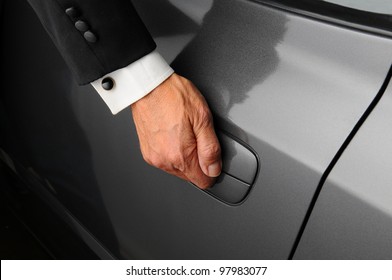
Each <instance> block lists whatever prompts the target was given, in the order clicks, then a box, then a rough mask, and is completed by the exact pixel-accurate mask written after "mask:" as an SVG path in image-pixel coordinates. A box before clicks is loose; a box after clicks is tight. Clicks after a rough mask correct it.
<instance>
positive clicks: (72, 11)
mask: <svg viewBox="0 0 392 280" xmlns="http://www.w3.org/2000/svg"><path fill="white" fill-rule="evenodd" d="M65 13H66V14H67V15H68V16H69V17H70V18H71V19H75V18H77V17H78V16H79V11H78V10H77V9H76V8H75V7H69V8H68V9H66V10H65Z"/></svg>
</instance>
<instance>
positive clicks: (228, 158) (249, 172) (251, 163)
mask: <svg viewBox="0 0 392 280" xmlns="http://www.w3.org/2000/svg"><path fill="white" fill-rule="evenodd" d="M218 138H219V142H220V144H221V148H222V163H223V165H222V174H221V175H220V176H219V178H218V179H217V182H216V184H215V185H214V186H212V187H211V188H210V189H208V190H206V192H207V193H209V194H211V195H213V196H214V197H216V198H218V199H220V200H222V201H223V202H226V203H229V204H238V203H240V202H241V201H243V200H244V199H245V198H246V196H247V195H248V194H249V191H250V189H251V187H252V185H253V183H254V181H255V178H256V174H257V169H258V161H257V157H256V155H255V154H254V153H253V152H252V151H251V150H250V149H248V148H246V147H245V146H244V145H242V144H240V143H239V142H238V141H236V140H234V139H233V138H232V137H231V136H229V135H227V134H225V133H218Z"/></svg>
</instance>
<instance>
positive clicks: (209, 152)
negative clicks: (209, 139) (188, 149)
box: [201, 143, 221, 160]
mask: <svg viewBox="0 0 392 280" xmlns="http://www.w3.org/2000/svg"><path fill="white" fill-rule="evenodd" d="M201 152H202V154H203V156H204V157H206V158H207V159H211V160H214V159H216V158H217V157H219V156H220V154H221V148H220V146H219V144H218V143H211V144H208V145H207V146H205V147H203V149H202V150H201Z"/></svg>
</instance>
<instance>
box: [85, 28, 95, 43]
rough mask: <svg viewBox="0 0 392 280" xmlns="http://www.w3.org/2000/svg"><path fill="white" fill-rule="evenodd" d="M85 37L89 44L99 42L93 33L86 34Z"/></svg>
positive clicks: (87, 32)
mask: <svg viewBox="0 0 392 280" xmlns="http://www.w3.org/2000/svg"><path fill="white" fill-rule="evenodd" d="M83 36H84V39H86V41H87V42H89V43H95V42H96V41H97V40H98V39H97V36H95V34H94V33H93V32H91V31H86V32H84V34H83Z"/></svg>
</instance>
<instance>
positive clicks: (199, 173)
mask: <svg viewBox="0 0 392 280" xmlns="http://www.w3.org/2000/svg"><path fill="white" fill-rule="evenodd" d="M184 175H185V176H186V177H187V178H188V179H189V181H190V182H192V183H193V184H195V185H196V186H198V187H199V188H201V189H207V188H209V187H211V186H212V185H213V184H214V182H215V180H216V178H213V177H209V176H207V175H206V174H204V172H203V170H201V168H200V164H199V159H198V156H197V153H196V152H195V153H194V155H193V156H192V158H191V159H190V160H188V161H187V166H186V168H185V170H184Z"/></svg>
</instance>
